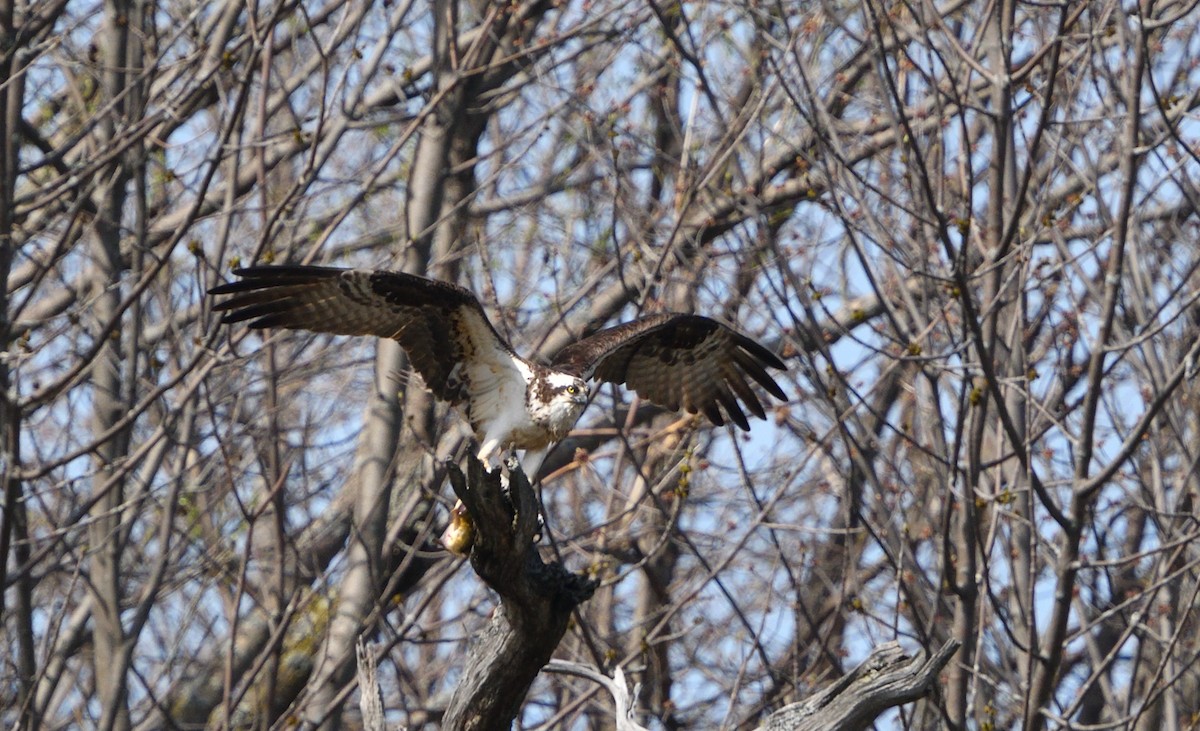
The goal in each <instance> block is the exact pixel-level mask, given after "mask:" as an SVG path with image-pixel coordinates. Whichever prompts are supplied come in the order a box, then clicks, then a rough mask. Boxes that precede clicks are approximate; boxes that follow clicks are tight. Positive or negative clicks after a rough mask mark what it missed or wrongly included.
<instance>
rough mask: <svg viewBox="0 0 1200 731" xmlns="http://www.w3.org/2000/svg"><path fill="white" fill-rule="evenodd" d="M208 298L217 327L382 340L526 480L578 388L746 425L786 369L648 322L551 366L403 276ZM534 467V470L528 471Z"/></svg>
mask: <svg viewBox="0 0 1200 731" xmlns="http://www.w3.org/2000/svg"><path fill="white" fill-rule="evenodd" d="M235 274H237V275H238V276H239V277H241V279H240V280H239V281H236V282H231V283H229V284H223V285H220V286H218V287H214V288H213V289H211V290H210V293H211V294H215V295H232V296H231V297H229V298H228V299H226V300H224V301H222V302H220V303H219V304H217V305H216V306H215V307H214V309H215V310H218V311H221V312H224V313H225V316H224V317H223V318H222V322H225V323H233V322H241V321H249V324H250V327H253V328H265V327H286V328H298V329H303V330H310V331H313V332H323V333H333V334H339V335H374V336H376V337H381V338H392V339H394V340H396V341H398V342H399V343H400V345H401V346H403V348H404V350H405V352H406V353H407V354H408V358H409V361H410V362H411V363H412V366H413V368H414V370H416V371H417V372H418V373H420V374H421V377H422V378H423V379H424V380H425V384H426V385H427V386H428V388H429V390H430V391H431V392H432V393H433V395H434V396H436V397H437V398H439V399H441V400H444V401H448V402H450V403H451V404H457V405H460V406H462V407H463V408H464V411H465V413H466V416H467V418H468V420H469V421H470V422H471V426H472V429H473V430H474V432H475V437H476V439H477V440H478V442H479V445H480V448H479V453H480V457H481V459H484V460H485V461H487V460H489V459H490V458H491V457H492V456H494V455H496V454H497V453H498V452H499V451H501V450H507V449H524V450H529V451H528V453H527V455H526V459H525V461H524V462H525V464H524V466H525V469H526V472H527V473H528V474H530V475H534V474H536V471H537V467H538V466H540V464H541V460H542V458H544V456H545V453H546V451H547V450H548V449H549V447H550V446H552V445H553V444H554V443H555V442H557V441H559V440H561V439H562V438H563V437H565V436H566V434H567V432H568V431H569V430H570V428H571V427H572V426H573V425H574V424H575V421H576V420H577V419H578V418H579V415H580V414H581V413H582V412H583V408H584V406H586V404H587V394H588V390H587V384H586V381H587V380H588V379H592V378H594V379H597V380H600V381H607V382H610V383H616V384H625V385H626V386H627V387H629V388H631V389H633V390H634V391H636V392H637V393H638V394H639V395H640V396H641V397H642V398H644V399H646V400H648V401H651V402H653V403H656V404H658V405H660V406H664V407H666V408H669V409H672V410H679V409H683V410H685V411H688V412H690V413H694V414H695V413H703V414H704V415H706V416H707V417H708V418H709V419H710V420H711V421H712V422H713V423H714V424H717V425H721V424H724V423H725V422H726V419H728V420H729V421H732V422H733V423H734V424H737V425H738V426H739V427H741V428H742V429H749V428H750V425H749V422H748V420H747V418H746V414H745V412H744V411H743V407H744V408H745V409H746V410H749V412H750V413H751V414H752V415H754V416H756V417H758V418H760V419H761V418H765V416H766V414H765V411H764V409H763V406H762V403H761V402H760V401H759V400H758V397H757V395H756V394H755V392H754V389H753V387H752V385H751V381H753V382H755V383H757V384H758V385H759V386H761V387H762V388H764V389H765V390H766V391H767V392H768V393H770V394H771V395H772V396H774V397H775V398H778V399H781V400H786V398H787V397H786V395H785V394H784V392H783V389H781V388H780V387H779V384H777V383H776V382H775V381H774V379H772V378H771V376H770V374H769V373H768V372H767V368H778V369H783V368H784V367H785V366H784V364H783V362H782V361H780V360H779V358H777V357H776V356H775V355H774V354H773V353H771V352H770V351H769V350H767V349H766V348H764V347H762V346H761V345H759V344H758V343H756V342H754V341H753V340H751V339H750V338H748V337H746V336H745V335H742V334H741V333H738V332H736V331H734V330H732V329H731V328H729V327H726V326H725V325H722V324H720V323H718V322H716V321H715V320H711V319H709V318H706V317H701V316H699V315H682V314H658V315H649V316H647V317H643V318H640V319H638V320H634V321H632V322H628V323H625V324H623V325H618V326H616V327H612V328H608V329H606V330H601V331H599V332H597V333H595V334H593V335H591V336H589V337H586V338H583V339H582V340H579V341H578V342H576V343H574V344H572V345H570V346H568V347H567V348H565V349H563V351H562V352H561V353H560V354H559V355H558V357H557V358H555V360H554V362H553V364H551V366H550V367H546V366H544V365H540V364H538V363H534V362H532V361H529V360H526V359H524V358H521V357H520V356H518V355H517V354H516V353H515V352H514V351H513V349H512V346H511V345H509V343H508V342H507V341H506V340H505V339H504V338H503V337H501V336H500V334H499V333H498V332H497V331H496V329H495V328H494V327H493V326H492V324H491V322H490V321H489V320H488V318H487V315H486V314H485V313H484V311H483V307H482V306H481V305H480V303H479V300H478V299H476V298H475V296H474V295H472V294H471V293H470V292H468V291H467V290H465V289H463V288H462V287H459V286H457V285H454V284H450V283H447V282H440V281H436V280H432V279H426V278H424V277H418V276H415V275H412V274H404V273H401V272H386V271H370V270H362V269H335V268H329V267H312V266H296V265H285V266H259V267H250V268H247V269H238V270H237V271H236V272H235ZM534 462H536V464H534Z"/></svg>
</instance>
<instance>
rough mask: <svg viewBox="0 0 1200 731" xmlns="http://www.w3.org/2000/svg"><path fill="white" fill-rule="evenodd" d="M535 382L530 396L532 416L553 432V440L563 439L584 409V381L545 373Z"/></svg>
mask: <svg viewBox="0 0 1200 731" xmlns="http://www.w3.org/2000/svg"><path fill="white" fill-rule="evenodd" d="M538 381H539V382H538V383H537V384H536V385H535V387H534V388H533V393H532V394H531V395H532V396H533V398H532V399H531V401H532V403H531V404H530V407H531V408H530V412H531V415H532V416H533V417H534V419H535V420H537V421H540V422H541V423H543V424H544V425H545V426H546V427H547V428H548V429H549V430H550V431H551V432H553V433H554V438H555V439H562V438H563V437H565V436H566V435H567V432H568V431H570V430H571V427H573V426H575V422H576V421H578V420H579V415H580V414H582V413H583V408H584V407H585V406H587V402H588V386H587V382H586V381H584V380H583V379H582V378H579V377H578V376H575V375H572V374H570V373H562V372H560V371H547V372H545V373H544V374H542V377H541V378H539V379H538Z"/></svg>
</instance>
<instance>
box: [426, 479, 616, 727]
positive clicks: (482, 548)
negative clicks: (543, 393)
mask: <svg viewBox="0 0 1200 731" xmlns="http://www.w3.org/2000/svg"><path fill="white" fill-rule="evenodd" d="M449 476H450V485H451V487H452V488H453V489H454V492H455V494H456V495H457V496H458V499H459V500H461V501H462V502H463V505H465V506H466V508H467V513H468V514H469V516H470V519H471V521H472V523H473V524H474V541H473V543H472V546H471V553H470V561H471V566H472V568H474V569H475V573H476V574H478V575H479V577H480V578H481V579H483V581H484V583H486V584H487V585H488V586H489V587H491V588H492V589H493V590H494V591H495V592H496V593H497V594H499V595H500V605H499V606H498V607H497V608H496V611H495V613H494V614H493V616H492V620H491V622H490V623H489V625H488V627H487V628H486V629H485V630H484V631H483V633H482V635H481V636H480V637H479V638H478V639H477V640H476V641H475V644H474V645H473V646H472V647H471V650H470V652H469V654H468V656H467V660H466V664H465V666H464V668H463V677H462V679H461V680H460V681H459V683H458V686H457V687H456V688H455V689H454V693H453V694H452V695H451V697H450V702H449V705H448V706H447V708H446V714H445V716H444V717H443V720H442V728H443V729H446V730H447V731H459V730H460V729H461V730H463V731H468V730H469V731H490V730H493V729H494V730H496V731H502V730H507V729H509V728H511V727H512V722H513V719H515V718H516V716H517V713H519V712H520V709H521V704H522V702H523V701H524V699H525V695H526V693H527V692H528V691H529V686H530V685H531V684H532V683H533V680H534V678H536V677H537V674H538V673H539V672H540V671H541V669H542V667H544V666H545V665H546V663H547V662H549V661H550V656H551V654H552V653H553V652H554V649H555V648H556V647H558V643H559V641H560V640H561V639H562V636H563V635H564V634H565V633H566V630H567V623H568V621H569V620H570V618H571V612H572V610H573V609H574V608H575V607H576V606H578V605H579V604H580V603H582V602H584V601H586V600H587V599H589V598H591V596H592V592H594V591H595V589H596V582H594V581H592V580H590V579H587V578H586V577H584V576H582V575H579V574H572V573H571V572H569V571H567V570H566V569H565V568H564V567H563V566H562V565H561V564H559V563H550V564H545V563H542V560H541V557H540V556H539V555H538V551H537V546H536V545H535V543H534V537H535V536H536V535H537V533H538V530H539V526H538V502H537V497H536V496H535V495H534V492H533V488H532V487H531V486H530V485H529V480H528V479H527V478H526V477H525V474H524V473H523V472H521V471H520V469H519V468H516V467H514V468H513V469H512V470H511V471H510V472H509V476H508V477H509V488H508V491H507V494H506V491H505V490H504V488H503V487H502V485H501V470H499V469H496V470H493V471H491V472H487V471H485V470H484V469H483V466H482V465H481V464H480V463H479V461H478V460H477V459H475V458H474V457H473V456H469V457H468V458H467V475H466V476H464V475H463V473H462V471H461V470H459V469H458V467H457V466H456V465H451V466H450V467H449Z"/></svg>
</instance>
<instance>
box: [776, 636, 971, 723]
mask: <svg viewBox="0 0 1200 731" xmlns="http://www.w3.org/2000/svg"><path fill="white" fill-rule="evenodd" d="M959 644H960V643H959V641H958V640H949V641H947V642H946V644H944V645H942V648H941V649H940V650H938V651H937V652H936V653H935V654H934V655H933V656H932V657H927V656H926V653H924V652H921V653H918V654H917V656H916V657H909V656H908V655H907V654H905V652H904V650H903V649H901V647H900V643H898V642H888V643H886V644H883V645H880V646H878V647H876V648H875V649H874V650H872V651H871V654H870V655H868V656H867V659H866V660H864V661H863V662H862V663H861V664H860V665H859V666H858V667H856V668H855V669H854V670H852V671H851V672H850V673H849V674H848V675H846V676H845V677H844V678H841V679H840V680H838V681H836V682H834V683H833V684H832V685H830V686H829V687H828V688H825V689H824V690H822V691H821V692H819V693H817V694H816V695H814V696H812V697H811V698H808V699H807V700H803V701H800V702H799V703H793V704H791V705H789V706H785V707H783V708H781V709H779V710H778V711H776V712H775V713H773V714H771V715H770V716H769V717H768V718H767V720H766V723H764V724H763V725H762V726H759V727H758V729H757V730H756V731H859V730H860V729H865V728H868V727H870V726H871V724H872V723H873V722H874V721H875V718H876V717H877V716H878V715H879V714H881V713H883V712H884V711H886V710H887V709H889V708H892V707H894V706H899V705H902V704H904V703H909V702H911V701H915V700H917V699H918V698H922V697H924V696H925V695H926V694H928V693H929V691H930V690H931V689H932V688H933V684H934V681H935V680H936V679H937V676H938V673H939V672H941V670H942V668H943V667H945V666H946V663H948V662H950V658H951V656H953V655H954V653H955V652H957V651H958V647H959Z"/></svg>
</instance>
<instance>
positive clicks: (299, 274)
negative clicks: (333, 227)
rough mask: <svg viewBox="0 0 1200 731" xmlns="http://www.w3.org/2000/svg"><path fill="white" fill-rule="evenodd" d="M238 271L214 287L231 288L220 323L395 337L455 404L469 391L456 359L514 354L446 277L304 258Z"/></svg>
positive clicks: (223, 291)
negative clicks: (316, 263) (299, 261)
mask: <svg viewBox="0 0 1200 731" xmlns="http://www.w3.org/2000/svg"><path fill="white" fill-rule="evenodd" d="M234 274H236V275H238V276H239V277H241V279H239V280H238V281H235V282H230V283H228V284H222V285H219V286H217V287H213V288H212V289H211V290H209V293H210V294H215V295H232V296H231V297H229V298H228V299H226V300H224V301H222V302H220V303H218V304H217V305H216V306H215V307H214V308H213V309H214V310H216V311H218V312H223V313H225V314H224V317H223V318H222V319H221V322H223V323H233V322H243V321H248V322H249V326H250V327H252V328H265V327H285V328H297V329H301V330H309V331H312V332H319V333H331V334H335V335H375V336H377V337H381V338H391V339H393V340H396V341H398V342H399V343H400V345H401V346H403V347H404V350H405V352H407V353H408V358H409V361H410V362H411V363H412V366H413V368H414V370H416V371H417V372H418V373H420V374H421V377H422V378H423V379H424V380H425V384H426V385H427V386H428V387H429V390H430V391H432V392H433V394H434V396H436V397H437V398H440V399H442V400H445V401H449V402H451V403H458V402H460V401H462V400H463V399H464V398H465V397H466V393H465V392H464V390H463V389H462V387H461V384H460V383H459V382H458V381H457V376H458V375H459V371H456V366H458V365H459V364H460V363H465V362H466V361H468V360H470V359H474V358H490V357H495V356H496V355H500V354H512V348H511V347H510V346H509V345H508V343H507V342H506V341H505V340H504V339H503V338H501V337H500V335H499V333H497V332H496V329H495V328H494V327H493V326H492V324H491V322H490V321H489V320H488V318H487V315H486V314H485V313H484V311H483V307H482V306H481V305H480V304H479V300H477V299H475V297H474V295H472V294H471V293H470V292H468V291H467V290H465V289H463V288H462V287H459V286H456V285H454V284H450V283H448V282H440V281H435V280H432V279H425V278H424V277H418V276H416V275H413V274H405V273H403V272H387V271H371V270H364V269H338V268H333V267H314V266H299V265H284V266H256V267H248V268H245V269H238V270H236V271H235V272H234Z"/></svg>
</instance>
